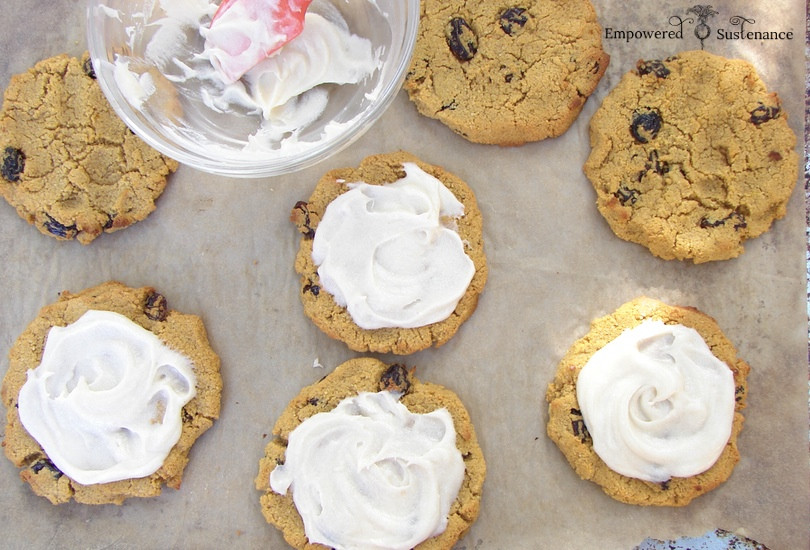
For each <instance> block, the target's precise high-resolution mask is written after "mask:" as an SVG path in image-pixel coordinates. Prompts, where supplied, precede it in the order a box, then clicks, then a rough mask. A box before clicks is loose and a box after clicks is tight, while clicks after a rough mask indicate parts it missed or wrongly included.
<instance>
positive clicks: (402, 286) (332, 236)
mask: <svg viewBox="0 0 810 550" xmlns="http://www.w3.org/2000/svg"><path fill="white" fill-rule="evenodd" d="M403 167H404V168H405V174H406V175H405V177H404V178H402V179H400V180H397V181H396V182H393V183H389V184H386V185H369V184H366V183H354V184H350V190H349V191H347V192H346V193H343V194H342V195H340V196H339V197H337V198H336V199H335V200H333V201H332V202H331V203H330V204H329V206H328V207H327V208H326V212H325V213H324V216H323V218H322V219H321V221H320V223H319V224H318V228H317V230H316V231H315V239H314V241H313V249H312V259H313V261H314V262H315V264H316V265H317V266H318V275H319V277H320V280H321V285H322V286H323V288H324V289H326V290H327V292H329V293H330V294H331V295H332V296H333V297H334V299H335V301H336V302H337V303H338V304H339V305H341V306H344V307H346V309H347V310H348V312H349V314H350V315H351V316H352V319H353V320H354V322H355V323H356V324H357V325H358V326H359V327H360V328H363V329H377V328H415V327H420V326H425V325H428V324H431V323H436V322H439V321H443V320H444V319H446V318H447V317H448V316H449V315H450V314H451V313H452V312H453V310H454V309H455V307H456V305H457V304H458V302H459V300H460V299H461V297H462V296H463V295H464V293H465V292H466V290H467V287H468V286H469V284H470V281H471V280H472V278H473V275H475V265H474V264H473V261H472V260H471V259H470V257H469V256H467V254H466V253H465V251H464V243H463V242H462V240H461V237H460V236H459V235H458V233H457V232H456V231H455V230H454V225H455V222H454V220H453V219H454V218H459V217H461V216H463V215H464V205H463V204H462V203H461V202H460V201H459V200H458V199H457V198H456V197H455V196H454V195H453V193H452V192H451V191H450V190H449V189H448V188H447V187H445V186H444V184H442V182H441V181H439V180H438V179H436V178H435V177H433V176H431V175H430V174H428V173H426V172H425V171H423V170H422V169H421V168H419V167H418V166H417V165H416V164H414V163H404V164H403Z"/></svg>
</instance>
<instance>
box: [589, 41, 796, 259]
mask: <svg viewBox="0 0 810 550" xmlns="http://www.w3.org/2000/svg"><path fill="white" fill-rule="evenodd" d="M590 136H591V148H592V150H591V153H590V156H589V157H588V159H587V161H586V163H585V168H584V169H585V174H586V175H587V176H588V178H589V179H590V181H591V183H592V184H593V186H594V189H595V190H596V195H597V199H596V202H597V207H598V208H599V212H601V214H602V215H603V216H604V217H605V219H606V220H607V222H608V224H609V225H610V228H611V229H612V230H613V232H614V233H615V234H616V235H618V236H619V237H621V238H622V239H625V240H628V241H631V242H635V243H638V244H641V245H643V246H646V247H647V248H648V249H649V250H650V251H651V252H652V253H653V254H654V255H656V256H658V257H660V258H664V259H667V260H671V259H678V260H692V261H694V262H695V263H701V262H707V261H711V260H725V259H728V258H734V257H736V256H739V255H740V254H741V253H742V252H743V245H742V243H743V241H745V240H746V239H750V238H753V237H756V236H758V235H760V234H762V233H764V232H765V231H767V230H768V229H769V228H770V226H771V224H772V223H773V221H774V220H776V219H779V218H781V217H783V216H784V215H785V211H786V204H787V201H788V199H789V198H790V195H791V192H792V191H793V187H794V185H795V183H796V178H797V175H798V162H799V161H798V157H797V154H796V152H795V150H794V147H795V145H796V136H795V134H794V133H793V131H792V130H791V129H790V127H789V126H788V123H787V115H786V114H785V112H784V110H783V109H782V106H781V104H780V101H779V97H778V96H777V95H776V94H775V93H771V92H768V91H767V90H766V88H765V84H764V83H763V82H762V81H761V80H760V78H759V77H758V76H757V73H756V71H755V70H754V68H753V67H752V66H751V64H749V63H748V62H746V61H742V60H732V59H725V58H723V57H719V56H716V55H713V54H710V53H707V52H704V51H690V52H683V53H680V54H678V55H676V56H673V57H670V58H668V59H665V60H652V61H640V62H639V63H638V65H637V66H636V69H635V70H632V71H630V72H628V73H627V74H625V75H624V77H623V78H622V80H621V81H620V82H619V84H618V85H617V86H616V87H615V88H614V89H613V90H611V92H610V93H609V95H608V96H607V97H606V98H605V100H604V101H603V102H602V105H601V106H600V107H599V109H598V110H597V111H596V113H595V114H594V116H593V118H592V120H591V124H590Z"/></svg>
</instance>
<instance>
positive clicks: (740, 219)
mask: <svg viewBox="0 0 810 550" xmlns="http://www.w3.org/2000/svg"><path fill="white" fill-rule="evenodd" d="M731 220H734V229H744V228H746V227H748V223H746V221H745V216H743V215H742V214H740V213H739V212H737V211H736V210H735V211H734V212H732V213H731V214H729V215H728V216H726V217H725V218H720V219H719V220H710V219H709V218H708V217H706V216H703V217H702V218H701V219H700V228H701V229H710V228H712V227H720V226H721V225H725V224H726V222H728V221H731Z"/></svg>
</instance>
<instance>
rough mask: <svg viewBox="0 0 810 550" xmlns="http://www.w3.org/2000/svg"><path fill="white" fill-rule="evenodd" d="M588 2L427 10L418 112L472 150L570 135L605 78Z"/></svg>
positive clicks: (432, 5)
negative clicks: (469, 144)
mask: <svg viewBox="0 0 810 550" xmlns="http://www.w3.org/2000/svg"><path fill="white" fill-rule="evenodd" d="M601 35H602V29H601V27H600V26H599V23H598V21H597V18H596V13H595V12H594V9H593V5H592V4H591V2H590V1H588V0H573V1H571V0H569V1H562V0H551V1H549V0H543V1H540V0H529V1H526V2H521V3H519V4H510V3H505V2H479V1H474V0H453V1H449V2H448V1H440V0H423V1H422V2H421V18H420V21H419V30H418V35H417V40H416V48H415V50H414V54H413V57H412V60H411V66H410V70H409V72H408V74H407V76H406V78H405V85H404V86H405V89H406V90H407V91H408V95H409V97H410V99H411V101H413V103H414V104H415V105H416V108H417V109H418V111H419V112H420V113H421V114H423V115H425V116H427V117H430V118H434V119H437V120H439V121H440V122H442V123H443V124H445V125H446V126H448V127H449V128H451V129H452V130H453V131H454V132H456V133H458V134H460V135H462V136H463V137H465V138H466V139H468V140H469V141H472V142H476V143H486V144H498V145H520V144H523V143H525V142H529V141H538V140H542V139H545V138H549V137H556V136H559V135H561V134H562V133H564V132H565V131H566V130H567V129H568V128H569V127H570V126H571V124H572V123H573V122H574V120H575V119H576V118H577V116H578V115H579V113H580V111H581V110H582V107H583V105H584V104H585V100H587V99H588V97H589V96H590V95H591V93H593V91H594V89H595V88H596V86H597V84H598V83H599V80H600V79H601V78H602V75H604V73H605V69H607V66H608V62H609V60H610V57H609V56H608V55H607V54H606V53H605V52H604V51H603V50H602V38H601Z"/></svg>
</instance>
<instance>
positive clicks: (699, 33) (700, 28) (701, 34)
mask: <svg viewBox="0 0 810 550" xmlns="http://www.w3.org/2000/svg"><path fill="white" fill-rule="evenodd" d="M686 13H687V14H689V13H691V14H694V15H695V16H696V17H697V19H698V24H697V25H695V36H696V37H697V39H698V40H700V49H701V50H702V49H703V41H704V40H706V39H707V38H708V37H709V35H711V33H712V29H711V27H709V25H708V24H707V23H706V21H707V20H708V19H709V18H710V17H714V16H715V15H718V13H719V12H716V11H714V8H713V7H712V6H704V5H702V4H697V5H695V6H692V7H691V8H689V9H688V10H686ZM687 21H689V22H690V23H692V22H693V20H692V19H688V20H687Z"/></svg>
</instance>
